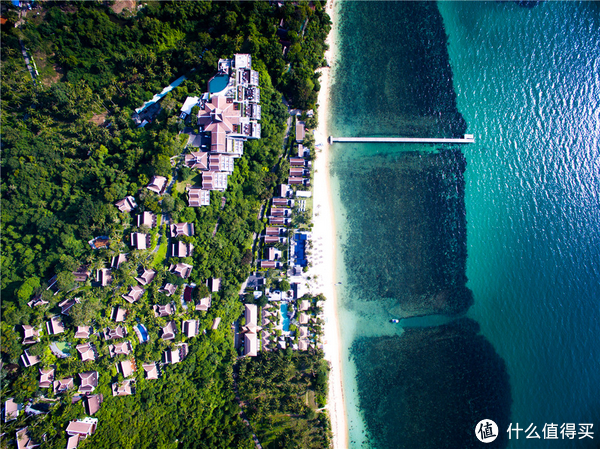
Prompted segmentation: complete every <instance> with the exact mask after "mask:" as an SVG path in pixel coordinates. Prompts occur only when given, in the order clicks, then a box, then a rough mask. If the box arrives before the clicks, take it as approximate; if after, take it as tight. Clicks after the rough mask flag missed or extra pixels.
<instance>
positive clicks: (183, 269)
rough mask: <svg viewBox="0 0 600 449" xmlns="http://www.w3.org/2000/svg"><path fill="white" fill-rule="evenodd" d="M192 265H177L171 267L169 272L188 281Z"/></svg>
mask: <svg viewBox="0 0 600 449" xmlns="http://www.w3.org/2000/svg"><path fill="white" fill-rule="evenodd" d="M192 268H194V267H193V266H192V265H189V264H187V263H178V264H177V265H171V266H170V267H169V271H170V272H171V273H173V274H175V275H177V276H179V277H180V278H182V279H187V278H188V277H189V275H190V273H191V272H192Z"/></svg>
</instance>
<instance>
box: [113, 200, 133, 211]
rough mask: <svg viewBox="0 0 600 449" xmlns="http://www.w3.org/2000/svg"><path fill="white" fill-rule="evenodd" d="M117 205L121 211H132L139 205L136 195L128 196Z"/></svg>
mask: <svg viewBox="0 0 600 449" xmlns="http://www.w3.org/2000/svg"><path fill="white" fill-rule="evenodd" d="M115 206H117V209H119V211H120V212H131V211H132V210H133V209H135V208H136V207H137V204H136V202H135V198H134V197H132V196H126V197H125V198H123V199H122V200H121V201H117V202H116V203H115Z"/></svg>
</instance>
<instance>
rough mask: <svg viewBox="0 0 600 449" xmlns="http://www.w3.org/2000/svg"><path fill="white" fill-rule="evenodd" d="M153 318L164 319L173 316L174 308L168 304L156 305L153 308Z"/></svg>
mask: <svg viewBox="0 0 600 449" xmlns="http://www.w3.org/2000/svg"><path fill="white" fill-rule="evenodd" d="M153 309H154V316H156V317H166V316H169V315H173V314H174V313H175V306H174V305H173V304H171V303H169V304H164V305H163V304H157V305H155V306H154V307H153Z"/></svg>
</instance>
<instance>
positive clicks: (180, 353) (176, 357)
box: [163, 343, 188, 364]
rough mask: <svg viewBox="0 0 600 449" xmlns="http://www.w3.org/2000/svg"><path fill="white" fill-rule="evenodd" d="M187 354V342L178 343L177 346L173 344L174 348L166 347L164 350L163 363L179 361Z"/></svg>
mask: <svg viewBox="0 0 600 449" xmlns="http://www.w3.org/2000/svg"><path fill="white" fill-rule="evenodd" d="M187 354H188V345H187V343H179V344H178V345H177V346H175V348H173V349H167V350H166V351H165V353H164V356H163V358H164V363H165V364H169V363H171V364H172V363H179V362H181V361H182V360H183V359H185V357H186V356H187Z"/></svg>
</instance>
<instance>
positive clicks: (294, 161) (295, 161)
mask: <svg viewBox="0 0 600 449" xmlns="http://www.w3.org/2000/svg"><path fill="white" fill-rule="evenodd" d="M290 165H291V166H292V167H306V166H308V161H307V160H306V159H304V157H291V158H290Z"/></svg>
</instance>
